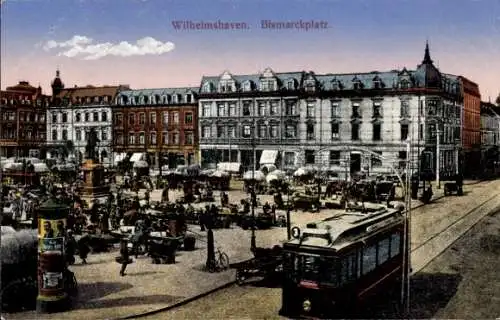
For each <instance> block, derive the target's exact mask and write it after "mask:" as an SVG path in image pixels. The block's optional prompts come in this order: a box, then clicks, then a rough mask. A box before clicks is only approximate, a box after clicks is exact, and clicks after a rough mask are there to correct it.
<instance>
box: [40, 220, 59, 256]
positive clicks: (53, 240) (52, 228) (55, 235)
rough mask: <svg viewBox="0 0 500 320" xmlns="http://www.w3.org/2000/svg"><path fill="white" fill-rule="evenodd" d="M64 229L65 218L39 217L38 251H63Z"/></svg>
mask: <svg viewBox="0 0 500 320" xmlns="http://www.w3.org/2000/svg"><path fill="white" fill-rule="evenodd" d="M65 231H66V219H57V220H47V219H39V224H38V239H39V240H38V241H39V246H38V248H39V251H40V252H47V251H57V252H60V253H61V254H62V253H63V252H64V239H65Z"/></svg>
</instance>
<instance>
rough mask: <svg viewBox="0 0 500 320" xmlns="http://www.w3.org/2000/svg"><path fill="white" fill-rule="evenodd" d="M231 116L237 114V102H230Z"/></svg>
mask: <svg viewBox="0 0 500 320" xmlns="http://www.w3.org/2000/svg"><path fill="white" fill-rule="evenodd" d="M229 116H231V117H235V116H236V104H235V103H231V104H229Z"/></svg>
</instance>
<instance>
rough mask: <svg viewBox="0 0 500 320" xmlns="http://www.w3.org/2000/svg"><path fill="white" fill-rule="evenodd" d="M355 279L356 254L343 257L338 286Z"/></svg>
mask: <svg viewBox="0 0 500 320" xmlns="http://www.w3.org/2000/svg"><path fill="white" fill-rule="evenodd" d="M354 279H356V254H355V253H353V254H350V255H348V256H346V257H344V258H343V259H342V260H341V262H340V285H344V284H346V283H349V282H351V281H352V280H354Z"/></svg>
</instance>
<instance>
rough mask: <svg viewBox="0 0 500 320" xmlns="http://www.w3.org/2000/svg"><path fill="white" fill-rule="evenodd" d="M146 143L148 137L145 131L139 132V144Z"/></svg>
mask: <svg viewBox="0 0 500 320" xmlns="http://www.w3.org/2000/svg"><path fill="white" fill-rule="evenodd" d="M144 143H146V137H145V135H144V132H141V133H139V144H144Z"/></svg>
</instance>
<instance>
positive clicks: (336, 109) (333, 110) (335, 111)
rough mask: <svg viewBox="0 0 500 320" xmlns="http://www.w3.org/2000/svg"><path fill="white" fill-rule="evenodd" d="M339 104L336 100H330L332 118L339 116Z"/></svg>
mask: <svg viewBox="0 0 500 320" xmlns="http://www.w3.org/2000/svg"><path fill="white" fill-rule="evenodd" d="M339 111H340V110H339V104H338V103H336V102H332V106H331V117H332V118H337V117H340V112H339Z"/></svg>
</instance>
